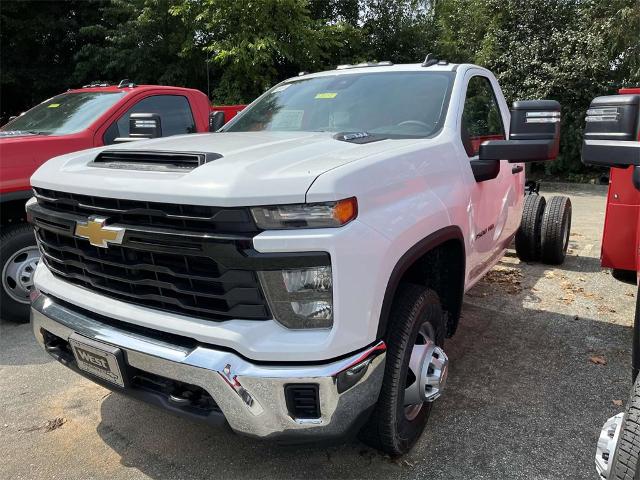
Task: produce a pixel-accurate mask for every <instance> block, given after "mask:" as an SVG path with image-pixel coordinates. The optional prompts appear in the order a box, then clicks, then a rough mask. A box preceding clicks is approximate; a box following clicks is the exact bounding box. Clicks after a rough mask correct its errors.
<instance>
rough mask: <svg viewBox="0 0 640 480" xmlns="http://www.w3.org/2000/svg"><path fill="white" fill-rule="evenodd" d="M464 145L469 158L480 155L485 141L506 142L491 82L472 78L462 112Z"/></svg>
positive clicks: (486, 79) (485, 79)
mask: <svg viewBox="0 0 640 480" xmlns="http://www.w3.org/2000/svg"><path fill="white" fill-rule="evenodd" d="M460 134H461V136H462V143H463V145H464V149H465V150H466V151H467V155H469V157H474V156H476V155H478V152H479V150H480V144H481V143H482V142H484V141H485V140H504V138H505V136H504V125H503V124H502V116H501V115H500V108H498V102H497V101H496V96H495V95H494V93H493V88H492V86H491V82H490V81H489V79H488V78H486V77H480V76H476V77H471V80H469V85H468V87H467V96H466V97H465V100H464V110H463V111H462V131H461V132H460Z"/></svg>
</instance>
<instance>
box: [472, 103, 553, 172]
mask: <svg viewBox="0 0 640 480" xmlns="http://www.w3.org/2000/svg"><path fill="white" fill-rule="evenodd" d="M559 150H560V104H559V103H558V102H556V101H555V100H522V101H518V102H514V103H513V107H512V109H511V123H510V127H509V140H489V141H486V142H483V143H482V145H480V159H481V160H507V161H509V162H512V163H516V162H540V161H547V160H555V159H556V157H557V156H558V151H559Z"/></svg>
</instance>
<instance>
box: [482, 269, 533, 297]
mask: <svg viewBox="0 0 640 480" xmlns="http://www.w3.org/2000/svg"><path fill="white" fill-rule="evenodd" d="M522 278H523V275H522V272H521V271H520V270H518V269H517V268H509V267H501V266H499V267H495V268H494V269H493V270H491V271H489V272H488V273H487V274H486V275H485V277H484V281H485V282H487V283H493V284H498V285H503V286H504V287H505V290H506V291H507V293H511V294H514V295H515V294H517V293H520V292H521V291H522V289H523V287H522Z"/></svg>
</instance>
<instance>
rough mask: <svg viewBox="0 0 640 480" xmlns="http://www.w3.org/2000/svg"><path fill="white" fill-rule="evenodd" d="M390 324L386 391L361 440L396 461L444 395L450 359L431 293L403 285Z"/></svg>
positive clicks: (440, 316) (441, 319) (439, 313)
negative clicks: (434, 404)
mask: <svg viewBox="0 0 640 480" xmlns="http://www.w3.org/2000/svg"><path fill="white" fill-rule="evenodd" d="M389 320H390V322H389V330H388V334H387V338H386V339H385V340H386V343H387V357H386V363H385V374H384V379H383V382H382V389H381V391H380V397H379V399H378V403H377V405H376V408H375V410H374V412H373V414H372V416H371V418H370V419H369V422H368V424H367V425H365V427H364V428H363V429H362V431H361V434H360V438H361V439H362V440H363V441H364V442H365V443H367V444H369V445H370V446H372V447H374V448H377V449H379V450H382V451H383V452H385V453H387V454H389V455H394V456H396V455H402V454H404V453H406V452H408V451H409V450H410V449H411V448H412V447H413V445H414V444H415V443H416V441H417V440H418V438H420V435H421V434H422V431H423V430H424V428H425V425H426V424H427V420H428V419H429V415H430V413H431V408H432V406H433V403H432V402H433V401H434V400H435V399H436V398H438V397H439V396H440V394H441V393H442V391H443V390H444V387H445V384H446V380H447V368H448V359H447V356H446V355H445V353H444V351H443V350H442V345H443V343H444V337H445V324H444V316H443V313H442V307H441V305H440V299H439V298H438V295H437V294H436V293H435V292H434V291H433V290H430V289H428V288H425V287H422V286H419V285H413V284H403V285H401V286H400V287H399V291H398V294H397V295H396V299H395V301H394V305H393V308H392V311H391V317H390V319H389Z"/></svg>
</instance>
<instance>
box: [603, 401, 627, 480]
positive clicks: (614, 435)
mask: <svg viewBox="0 0 640 480" xmlns="http://www.w3.org/2000/svg"><path fill="white" fill-rule="evenodd" d="M623 417H624V412H623V413H619V414H618V415H616V416H614V417H611V418H610V419H609V420H607V422H606V423H605V424H604V426H603V427H602V430H601V431H600V438H599V439H598V446H597V448H596V470H598V474H599V475H600V478H602V479H608V478H609V473H611V472H610V469H609V467H610V466H611V461H612V460H613V455H614V453H615V451H616V445H617V443H618V438H620V430H622V419H623Z"/></svg>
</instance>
